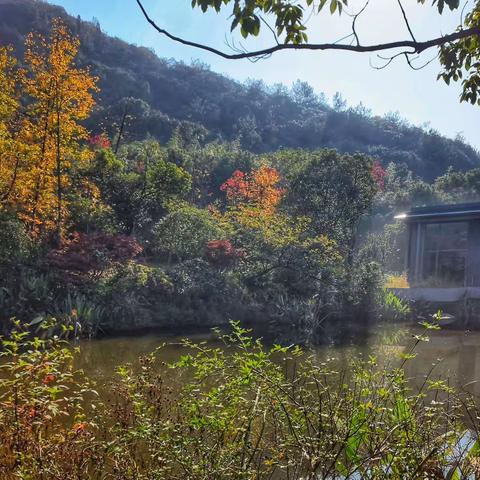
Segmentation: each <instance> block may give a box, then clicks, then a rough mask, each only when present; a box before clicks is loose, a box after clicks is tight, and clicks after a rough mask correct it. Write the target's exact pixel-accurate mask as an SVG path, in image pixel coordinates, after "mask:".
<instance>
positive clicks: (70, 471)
mask: <svg viewBox="0 0 480 480" xmlns="http://www.w3.org/2000/svg"><path fill="white" fill-rule="evenodd" d="M46 327H47V326H45V328H46ZM423 328H424V333H421V334H418V335H415V336H414V338H413V339H412V342H411V345H410V347H409V348H408V349H406V350H405V351H404V352H403V353H401V354H400V355H397V356H392V355H391V354H390V355H388V354H386V353H381V352H380V351H379V354H378V356H376V357H374V356H369V357H367V358H361V357H351V358H350V359H349V360H348V366H347V367H346V368H345V369H342V370H339V369H338V365H336V363H335V360H334V359H333V358H326V359H319V358H318V357H316V356H314V355H312V354H311V353H309V351H308V350H305V351H304V350H302V349H301V348H299V347H293V346H292V347H281V346H279V345H274V346H272V347H270V348H266V347H265V346H264V345H263V344H262V342H261V341H260V340H255V339H253V338H252V337H251V336H250V332H249V331H248V330H245V329H243V328H242V327H241V326H240V325H239V324H238V323H235V322H234V323H232V324H231V332H230V333H227V334H220V333H218V341H219V342H221V345H222V346H220V347H218V346H209V345H207V344H206V343H205V342H201V343H195V342H191V341H189V340H185V341H184V342H183V344H182V350H180V351H179V353H178V356H177V359H176V360H175V361H173V362H170V363H168V364H166V363H165V362H164V360H163V359H162V348H164V347H162V346H159V347H158V348H157V349H156V350H155V351H153V352H152V353H151V354H147V355H145V356H143V357H142V358H140V359H139V360H138V362H137V363H136V364H134V365H119V366H118V368H117V370H116V375H115V376H114V378H112V379H110V380H109V381H108V382H107V384H106V385H105V386H103V388H104V391H106V392H108V393H107V394H100V395H99V394H98V391H101V390H100V389H97V386H96V385H95V379H92V378H88V376H86V375H85V374H84V373H83V372H81V371H75V369H74V366H73V365H74V359H75V356H76V355H78V353H79V352H78V350H77V349H76V348H71V347H70V346H69V344H68V342H66V341H63V340H60V339H59V338H58V337H57V336H54V337H49V338H47V339H45V340H42V339H41V338H39V337H36V336H34V335H32V334H31V332H30V331H29V329H28V327H24V326H22V325H21V324H20V323H19V322H15V325H14V329H13V331H12V333H11V335H10V336H9V337H6V338H3V339H2V341H1V351H2V353H1V355H2V365H1V368H0V439H1V442H0V444H1V448H0V474H1V475H2V478H6V479H7V478H12V479H13V478H31V479H37V478H38V479H39V478H49V479H50V478H62V479H67V478H68V479H72V480H73V479H85V478H91V479H107V478H112V479H139V480H140V479H145V480H146V479H148V480H151V479H154V478H159V479H160V478H168V479H172V480H174V479H176V478H178V479H180V478H183V479H184V478H188V479H190V480H197V479H198V480H201V479H205V480H206V479H207V478H208V479H219V480H220V479H222V480H223V479H228V478H231V479H235V480H237V479H257V480H262V479H269V478H275V479H289V480H300V479H312V480H313V479H318V478H321V479H356V478H359V479H360V478H369V479H380V478H385V479H398V480H400V479H405V478H411V479H417V478H418V479H420V478H421V479H424V478H436V479H445V480H447V479H466V478H474V477H473V476H476V475H478V474H479V473H480V471H479V468H480V447H479V437H478V427H479V424H478V418H479V416H478V414H479V411H478V406H477V404H476V400H475V398H473V397H472V396H471V395H469V394H468V393H466V392H465V391H456V390H455V389H453V388H452V387H451V386H450V385H449V382H448V380H447V379H440V378H438V377H437V375H435V373H434V368H433V367H432V370H431V371H430V373H429V374H428V375H426V376H425V377H424V378H423V382H422V384H421V386H420V388H418V389H413V388H412V387H411V379H409V378H408V377H407V376H406V374H405V370H406V367H407V366H408V363H409V362H415V361H416V360H415V356H416V352H417V350H418V349H419V348H421V344H422V342H425V341H428V331H430V330H432V329H437V328H438V327H437V326H436V325H435V324H429V323H424V324H423ZM98 387H99V386H98Z"/></svg>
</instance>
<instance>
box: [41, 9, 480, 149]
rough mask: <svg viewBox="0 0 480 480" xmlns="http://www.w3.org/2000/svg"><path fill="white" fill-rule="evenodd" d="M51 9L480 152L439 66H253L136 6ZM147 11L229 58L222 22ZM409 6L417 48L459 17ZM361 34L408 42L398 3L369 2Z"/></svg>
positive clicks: (302, 60)
mask: <svg viewBox="0 0 480 480" xmlns="http://www.w3.org/2000/svg"><path fill="white" fill-rule="evenodd" d="M50 3H54V4H57V5H61V6H63V7H64V8H65V9H66V10H67V12H69V13H70V14H72V15H80V16H81V17H82V18H83V19H85V20H91V19H92V18H93V17H95V18H96V19H98V21H99V22H100V25H101V27H102V29H103V31H104V32H106V33H108V34H110V35H114V36H117V37H119V38H122V39H124V40H126V41H128V42H131V43H135V44H137V45H142V46H146V47H151V48H153V49H154V50H155V52H156V53H157V54H158V55H159V56H161V57H168V58H175V59H178V60H184V61H186V62H190V61H193V60H196V59H200V60H201V61H203V62H205V63H208V64H209V65H210V66H211V68H212V70H215V71H217V72H220V73H224V74H226V75H228V76H230V77H232V78H235V79H238V80H245V79H247V78H255V79H262V80H264V81H265V82H266V83H267V84H274V83H284V84H286V85H291V83H292V82H293V81H295V80H296V79H300V80H304V81H307V82H309V83H310V84H311V85H312V86H313V87H314V88H315V90H316V91H317V92H324V93H325V94H326V95H327V97H329V98H331V97H332V96H333V95H334V94H335V92H337V91H339V92H341V93H342V95H343V96H344V97H345V98H346V99H347V101H348V103H349V105H356V104H358V103H360V102H362V103H363V104H364V105H365V106H367V107H369V108H370V109H372V111H373V113H375V114H383V113H386V112H394V111H399V112H400V113H401V115H402V116H403V117H404V118H406V119H407V120H408V121H410V122H411V123H413V124H416V125H422V124H426V123H428V124H429V125H430V126H431V127H432V128H435V129H437V130H438V131H440V132H441V133H443V134H445V135H447V136H450V137H454V136H455V135H456V134H458V133H461V134H462V135H464V137H465V138H466V139H467V141H468V142H469V143H471V144H472V145H473V146H475V147H476V148H478V149H480V107H478V106H472V105H468V104H460V103H459V100H458V97H459V94H460V86H459V85H453V86H449V87H448V86H446V85H445V84H444V83H443V82H441V81H437V80H436V77H437V74H438V72H439V70H440V67H439V64H438V62H437V61H433V62H432V63H431V64H430V65H429V66H427V67H426V68H424V69H422V70H420V71H414V70H412V69H410V68H409V67H408V66H407V65H406V64H405V62H404V61H402V60H398V61H396V62H395V63H393V64H392V65H390V66H389V67H388V68H386V69H383V70H376V69H374V68H372V66H371V63H373V64H378V63H379V59H378V58H377V57H376V56H375V55H371V54H353V53H341V52H321V53H318V52H301V53H299V52H282V53H280V54H278V55H274V56H272V57H271V58H269V59H267V60H262V61H259V62H256V63H251V62H249V61H248V60H241V61H228V60H223V59H221V58H219V57H216V56H214V55H212V54H209V53H206V52H201V51H198V50H194V49H192V48H188V47H184V46H182V45H179V44H176V43H174V42H171V41H169V40H168V39H166V38H164V37H162V36H160V35H159V34H158V33H157V32H156V31H155V30H153V29H152V28H151V27H150V25H148V24H147V23H146V22H145V20H144V19H143V17H142V16H141V13H140V11H139V10H138V7H137V5H136V2H135V0H50ZM349 3H350V8H351V10H352V11H355V10H357V9H358V8H359V7H360V6H361V5H363V2H362V1H361V0H351V1H350V2H349ZM427 3H428V4H430V2H427ZM144 4H145V6H146V7H147V10H148V11H149V13H150V15H151V16H152V18H154V19H155V21H156V22H157V23H158V24H159V25H161V26H164V27H165V28H167V29H168V30H169V31H171V32H172V33H174V34H176V35H178V36H183V37H185V38H188V39H190V40H196V41H201V42H204V43H208V44H210V45H212V46H216V47H221V48H223V49H226V50H228V48H229V47H228V46H226V45H225V39H226V38H229V39H230V38H231V36H230V34H229V28H228V27H229V24H228V21H227V19H226V16H225V15H217V14H215V13H213V12H212V13H209V14H205V15H204V14H202V13H201V11H200V10H195V11H194V10H192V8H191V1H190V0H145V2H144ZM404 5H405V8H406V10H407V13H408V15H409V17H410V18H411V20H412V22H411V23H412V28H413V30H414V33H415V34H416V37H417V38H418V39H419V40H422V39H428V38H430V37H431V36H432V35H435V36H436V35H438V34H439V33H441V32H442V33H446V32H449V31H452V30H453V29H454V28H455V26H456V25H457V24H458V21H459V15H460V13H459V12H454V13H447V14H444V15H442V16H440V15H438V13H436V11H435V10H434V9H433V8H431V7H429V6H426V5H425V6H419V5H417V2H416V0H405V1H404ZM350 24H351V19H350V18H348V17H347V16H345V15H344V16H342V18H338V17H334V18H332V17H330V15H329V14H327V13H326V12H325V14H322V15H321V16H319V17H317V18H314V19H313V20H312V22H311V23H310V29H311V31H312V33H310V37H311V40H312V41H332V40H333V41H334V40H337V39H339V38H341V37H342V36H343V35H345V34H347V33H349V28H350ZM358 31H359V34H360V38H361V41H362V43H373V42H376V41H388V40H398V39H403V38H407V37H408V33H407V32H406V28H405V25H404V24H403V22H402V18H401V12H399V10H398V4H397V2H396V0H371V3H370V7H369V9H368V10H367V11H366V12H365V14H364V15H363V17H361V18H360V20H359V22H358ZM269 40H270V39H268V38H267V37H265V38H263V39H262V40H260V41H259V40H254V41H253V42H252V41H247V42H244V43H245V44H246V46H247V47H248V45H255V46H256V47H260V46H267V45H269ZM254 42H255V43H254ZM434 55H435V52H433V51H431V52H427V53H425V54H424V56H423V57H422V59H421V60H425V61H427V60H430V59H431V57H432V56H434ZM421 60H420V61H421Z"/></svg>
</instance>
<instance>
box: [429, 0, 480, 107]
mask: <svg viewBox="0 0 480 480" xmlns="http://www.w3.org/2000/svg"><path fill="white" fill-rule="evenodd" d="M475 27H476V28H477V30H479V29H480V2H479V1H478V0H477V1H476V2H475V3H474V6H473V9H472V10H471V11H470V12H469V13H468V14H467V15H466V16H465V22H464V25H462V26H461V27H459V28H475ZM440 62H441V64H442V66H443V72H442V73H441V74H440V75H439V76H438V78H443V80H444V81H445V83H446V84H447V85H449V84H450V82H451V81H452V80H453V81H454V82H461V84H462V94H461V96H460V99H461V100H462V101H465V102H469V103H471V104H473V105H475V104H477V105H480V35H478V34H477V35H476V36H474V35H473V36H471V37H468V38H465V39H462V40H459V41H458V42H452V43H448V44H447V45H445V46H443V47H442V48H441V50H440Z"/></svg>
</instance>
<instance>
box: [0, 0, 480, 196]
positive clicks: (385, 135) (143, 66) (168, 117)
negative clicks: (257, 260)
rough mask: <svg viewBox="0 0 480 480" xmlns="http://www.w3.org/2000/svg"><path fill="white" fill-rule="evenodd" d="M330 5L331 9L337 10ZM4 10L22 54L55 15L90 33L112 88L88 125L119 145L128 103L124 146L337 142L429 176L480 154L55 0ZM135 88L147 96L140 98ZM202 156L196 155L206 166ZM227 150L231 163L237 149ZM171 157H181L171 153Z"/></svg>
mask: <svg viewBox="0 0 480 480" xmlns="http://www.w3.org/2000/svg"><path fill="white" fill-rule="evenodd" d="M233 3H234V2H230V4H229V5H226V6H224V8H225V9H228V8H229V7H230V6H233ZM252 3H255V2H249V4H252ZM262 3H263V4H264V5H267V4H268V3H270V4H277V3H278V2H262ZM289 3H290V4H292V5H293V4H294V2H289ZM338 3H339V4H340V3H341V2H338ZM316 4H318V2H316ZM329 4H330V2H327V4H326V7H324V8H327V11H328V7H329ZM353 8H355V7H354V6H353ZM0 17H1V18H6V19H8V21H7V22H4V23H2V24H1V25H0V33H1V34H2V38H4V39H5V41H6V42H7V43H10V42H11V43H13V44H14V47H15V51H16V52H21V51H22V48H23V47H22V40H23V37H24V36H25V35H26V34H27V33H28V32H30V31H38V32H43V33H48V30H49V28H50V23H49V19H51V18H53V17H62V18H63V19H64V20H65V22H66V24H67V25H68V26H69V28H70V29H71V30H72V32H74V33H75V34H78V35H79V36H80V40H81V59H82V62H85V63H86V64H88V65H90V66H91V68H92V73H93V74H95V75H97V76H98V77H99V78H100V87H101V90H102V92H101V97H100V98H101V101H100V102H99V103H100V105H99V106H98V108H97V109H96V111H95V112H94V113H93V115H92V117H91V119H90V120H88V122H87V125H88V128H89V129H90V131H92V132H93V133H94V134H95V133H99V131H103V129H105V131H106V133H107V134H108V136H109V137H110V138H111V139H112V140H113V144H115V142H116V139H117V136H118V132H119V128H120V124H121V120H122V118H123V115H124V114H125V108H127V117H128V118H127V122H126V123H127V124H126V126H125V131H124V135H123V137H122V141H121V146H124V145H125V144H126V143H131V142H132V141H134V140H143V139H145V138H148V137H149V136H150V137H153V138H155V139H157V140H158V141H160V142H161V143H162V144H164V145H165V144H166V143H167V142H168V141H169V140H170V139H171V138H172V136H173V135H174V134H179V132H181V133H180V136H182V137H187V141H186V142H184V141H183V139H182V140H181V141H180V145H179V146H181V147H185V146H187V145H190V146H192V144H195V143H196V144H197V145H198V146H199V147H201V146H203V145H204V144H205V143H206V142H208V141H211V140H220V141H227V142H232V141H236V140H240V142H241V145H242V147H243V148H245V149H249V150H250V149H251V151H253V152H255V153H264V152H272V151H276V150H278V149H279V148H305V149H316V148H324V147H327V148H336V149H338V150H340V151H342V152H357V151H358V152H365V153H368V154H371V155H375V156H378V157H380V158H381V159H382V161H383V163H384V165H387V164H388V163H389V162H390V161H393V162H395V163H397V164H401V163H406V164H407V165H408V167H409V168H410V169H411V170H413V172H414V173H415V174H416V175H419V176H421V177H422V178H424V179H426V180H429V181H431V180H433V179H434V178H435V177H437V176H439V175H441V174H443V173H445V171H446V170H447V168H448V166H449V165H452V164H453V165H454V167H455V168H456V169H459V170H465V169H468V168H473V167H474V166H476V165H477V164H478V161H479V156H478V153H477V152H475V150H474V149H473V148H471V147H469V146H468V145H466V144H465V142H455V141H453V140H448V139H446V138H444V137H442V136H440V135H439V134H438V133H436V132H434V131H431V130H430V131H429V130H424V129H422V128H418V127H416V126H413V125H409V124H408V122H406V121H405V120H402V119H401V118H400V117H399V115H398V114H388V115H385V116H384V117H378V116H372V115H371V114H369V113H368V111H367V110H365V109H359V108H355V107H353V106H351V107H349V106H347V105H345V104H344V103H343V104H342V102H335V104H334V105H331V106H329V105H328V102H326V101H325V95H324V94H322V93H318V94H315V93H314V94H313V95H312V94H311V93H310V94H308V93H307V92H308V89H304V92H303V94H300V95H299V89H298V86H297V87H294V89H293V90H290V89H288V88H287V87H285V86H282V85H280V86H279V85H277V86H273V87H268V86H266V85H265V84H263V83H262V82H261V81H252V80H250V81H248V82H245V83H243V84H242V83H238V82H235V81H234V80H231V79H229V78H226V77H224V76H222V75H219V74H217V73H215V72H212V71H211V70H210V69H209V68H208V66H206V65H205V64H202V63H199V62H196V63H194V64H192V65H187V64H185V63H182V62H175V61H173V60H171V59H168V60H167V59H162V58H158V57H156V56H155V55H154V54H153V53H152V52H151V51H150V50H148V49H145V48H139V47H135V46H133V45H129V44H126V43H125V42H123V41H121V40H119V39H116V38H112V37H108V36H107V35H105V34H104V33H102V32H101V29H100V27H99V26H98V25H96V24H95V23H90V22H84V21H79V20H78V19H76V18H73V17H70V16H68V15H66V13H65V12H64V10H62V9H61V8H59V7H57V6H55V5H52V4H50V3H47V2H37V1H33V0H22V1H21V2H18V1H16V0H4V1H3V2H2V3H1V4H0ZM132 92H135V93H134V95H135V96H136V97H137V98H132ZM218 148H221V147H218ZM121 149H122V147H121V148H120V150H121ZM210 150H211V148H210ZM119 153H120V151H119ZM199 153H200V155H198V156H196V159H195V160H196V161H198V162H199V163H200V165H199V167H203V165H202V163H201V158H202V153H201V152H199ZM242 155H244V156H245V157H247V154H242ZM206 157H207V153H206V152H205V158H206ZM224 157H225V158H226V159H227V160H228V158H229V157H231V155H229V154H225V155H224ZM169 161H174V163H177V162H176V161H175V160H172V159H171V158H169ZM229 162H230V161H229ZM178 165H180V166H182V167H183V168H184V169H185V170H187V171H188V172H189V173H190V174H191V175H192V177H193V182H194V184H195V182H196V178H200V177H203V176H204V175H206V176H207V177H208V173H209V172H208V171H207V172H206V173H205V172H204V169H203V168H196V169H195V171H193V170H190V169H189V168H187V166H186V165H183V164H182V163H178ZM197 165H198V163H197ZM250 168H251V165H235V166H234V168H233V169H232V170H231V171H228V172H224V173H223V172H222V174H221V175H218V176H212V177H211V180H212V183H215V181H216V180H217V179H218V182H219V184H218V185H220V184H221V183H223V182H224V181H225V180H226V179H227V178H229V177H230V175H231V173H232V172H233V171H234V170H236V169H240V170H242V171H248V170H249V169H250ZM219 169H220V170H222V165H221V162H219ZM218 185H217V187H218ZM217 191H218V189H217V188H216V186H215V185H214V186H211V187H210V186H209V190H208V193H213V194H214V195H215V194H216V192H217ZM205 193H207V192H205Z"/></svg>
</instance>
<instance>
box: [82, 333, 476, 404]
mask: <svg viewBox="0 0 480 480" xmlns="http://www.w3.org/2000/svg"><path fill="white" fill-rule="evenodd" d="M401 330H402V328H401V327H397V326H395V327H388V328H385V327H383V328H382V327H376V328H374V329H371V330H369V331H367V330H362V331H358V330H357V332H355V330H354V331H353V332H352V331H350V332H349V334H348V335H347V334H345V335H343V336H342V337H341V338H340V339H339V338H338V336H334V337H331V336H326V337H327V338H326V342H325V343H323V344H321V345H317V346H309V347H307V348H310V349H311V350H312V352H313V354H315V355H316V356H318V357H319V359H321V358H325V357H329V358H332V357H333V358H336V359H337V361H338V363H339V365H340V366H343V367H344V368H347V363H348V359H349V358H350V357H351V356H352V355H353V356H355V357H360V356H363V357H365V356H367V355H370V354H373V355H378V356H381V357H384V356H385V353H387V354H388V355H390V356H391V357H392V358H393V359H398V358H399V356H400V354H401V352H404V351H409V350H410V349H411V347H412V345H413V343H414V342H415V339H414V338H413V337H412V335H414V334H417V333H420V331H421V329H420V328H418V327H414V328H409V329H408V331H407V330H405V329H404V330H405V333H404V334H403V335H400V331H401ZM253 334H254V335H255V334H257V336H262V338H263V339H264V342H265V343H266V344H269V343H274V342H275V343H282V344H286V345H289V344H291V339H290V338H288V336H283V340H284V341H282V338H280V339H279V338H275V336H276V335H273V334H269V333H268V332H267V333H266V332H264V331H262V332H261V335H260V333H259V332H256V330H255V329H253ZM427 334H428V336H429V338H430V340H429V341H428V342H422V343H421V344H419V345H418V346H417V348H416V352H417V358H416V359H414V360H413V361H410V362H408V364H407V367H406V370H407V374H408V376H409V377H410V378H412V381H413V383H414V384H421V383H422V382H423V380H424V378H425V375H426V374H428V372H430V371H432V372H433V373H432V376H433V377H434V378H438V377H441V378H443V379H448V380H449V382H450V383H451V385H452V386H456V387H457V388H465V389H466V390H468V391H470V392H471V393H474V394H475V395H476V396H477V397H478V398H480V385H479V383H480V382H477V379H480V378H479V374H480V332H469V331H466V332H464V331H452V330H441V331H429V332H427ZM183 338H189V339H191V340H193V341H207V343H209V344H211V345H220V343H219V342H218V340H217V339H216V337H215V336H214V335H213V334H212V333H211V332H209V331H205V332H200V333H198V332H197V333H190V334H188V333H185V334H178V333H177V334H165V333H155V332H153V333H152V332H150V333H148V334H141V335H128V336H121V337H114V338H103V339H98V340H90V341H82V342H80V347H81V353H80V357H79V367H80V368H83V369H84V370H85V372H86V373H87V375H88V376H89V377H93V378H95V379H97V380H98V381H99V383H104V382H106V381H108V380H109V379H111V378H112V375H113V374H114V372H115V369H116V367H118V366H119V365H121V364H124V363H133V364H134V363H135V362H136V361H137V360H138V358H139V357H140V356H142V355H145V354H148V353H150V352H152V351H153V350H155V349H156V348H157V347H158V346H160V345H162V344H163V343H167V344H168V345H167V346H165V347H164V348H163V349H162V350H161V358H162V360H163V361H165V362H172V361H175V360H177V359H178V357H179V356H180V355H181V354H182V352H183V347H182V346H181V345H180V342H181V340H182V339H183ZM342 338H343V340H344V341H342ZM393 361H394V360H393ZM432 369H433V370H432Z"/></svg>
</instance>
